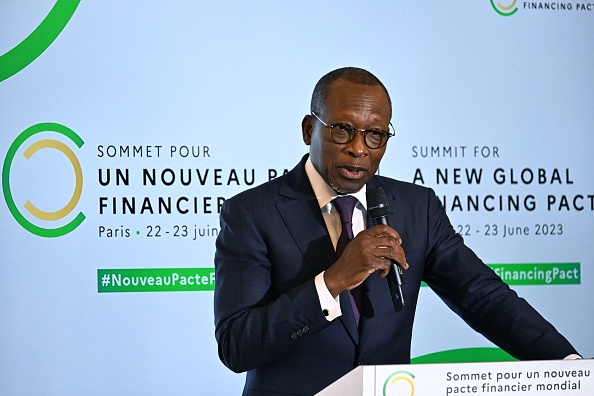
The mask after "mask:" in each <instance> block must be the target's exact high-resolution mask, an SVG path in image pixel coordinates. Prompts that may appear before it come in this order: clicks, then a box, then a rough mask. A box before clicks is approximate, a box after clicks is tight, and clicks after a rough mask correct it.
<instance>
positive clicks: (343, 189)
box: [329, 181, 363, 195]
mask: <svg viewBox="0 0 594 396" xmlns="http://www.w3.org/2000/svg"><path fill="white" fill-rule="evenodd" d="M329 184H330V187H332V189H333V190H334V191H336V192H337V193H338V194H340V195H345V194H354V193H356V192H358V191H359V190H361V188H363V186H361V187H359V188H356V187H351V188H348V186H342V187H341V186H338V185H336V183H334V182H332V181H330V182H329Z"/></svg>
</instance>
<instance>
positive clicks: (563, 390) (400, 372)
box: [317, 359, 594, 396]
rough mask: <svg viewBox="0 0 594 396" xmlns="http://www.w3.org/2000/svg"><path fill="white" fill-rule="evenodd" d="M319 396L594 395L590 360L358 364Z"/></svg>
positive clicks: (592, 367) (593, 362)
mask: <svg viewBox="0 0 594 396" xmlns="http://www.w3.org/2000/svg"><path fill="white" fill-rule="evenodd" d="M317 395H319V396H351V395H352V396H450V395H465V396H468V395H470V396H472V395H487V396H532V395H540V396H545V395H547V396H551V395H555V396H557V395H561V396H565V395H567V396H569V395H584V396H586V395H588V396H592V395H594V360H591V359H579V360H540V361H526V362H500V363H492V362H490V363H446V364H408V365H382V366H359V367H357V368H356V369H354V370H353V371H351V372H349V373H348V374H346V375H345V376H344V377H342V378H340V379H339V380H337V381H336V382H334V383H333V384H331V385H329V386H328V387H327V388H325V389H323V390H322V391H321V392H319V393H318V394H317Z"/></svg>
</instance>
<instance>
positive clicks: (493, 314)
mask: <svg viewBox="0 0 594 396" xmlns="http://www.w3.org/2000/svg"><path fill="white" fill-rule="evenodd" d="M391 117H392V107H391V102H390V98H389V95H388V92H387V90H386V88H385V87H384V86H383V84H382V83H381V82H380V81H379V80H378V79H377V78H376V77H375V76H373V75H372V74H371V73H369V72H367V71H365V70H362V69H357V68H344V69H338V70H335V71H333V72H330V73H328V74H327V75H326V76H324V77H322V79H321V80H320V81H319V82H318V84H317V85H316V87H315V89H314V93H313V97H312V103H311V114H309V115H306V116H305V118H304V119H303V122H302V132H303V141H304V142H305V144H306V145H308V146H309V155H306V156H305V157H304V158H303V159H302V160H301V162H300V163H299V164H298V165H297V166H296V167H295V168H294V169H293V170H292V171H290V172H289V173H288V174H286V175H284V176H282V177H280V178H278V179H275V180H272V181H270V182H268V183H265V184H263V185H261V186H259V187H256V188H254V189H251V190H248V191H245V192H243V193H241V194H238V195H237V196H235V197H233V198H231V199H229V200H227V201H226V202H225V204H224V205H223V208H222V211H221V232H220V234H219V236H218V239H217V246H216V247H217V250H216V254H215V267H216V280H217V283H216V288H215V296H214V309H215V324H216V338H217V342H218V345H219V356H220V358H221V360H222V361H223V363H224V364H225V365H227V367H229V368H230V369H231V370H233V371H235V372H243V371H247V377H246V384H245V388H244V395H273V394H284V395H286V394H294V395H310V394H314V393H316V392H318V391H320V390H321V389H323V388H324V387H326V386H327V385H329V384H330V383H332V382H334V381H335V380H337V379H339V378H340V377H341V376H343V375H344V374H346V373H347V372H349V371H350V370H352V369H353V368H355V367H356V366H357V365H359V364H370V365H375V364H398V363H409V362H410V343H411V337H412V327H413V319H414V313H415V307H416V303H417V298H418V294H419V288H420V285H421V281H425V282H426V283H427V284H428V285H429V286H431V288H432V289H433V290H434V291H435V292H436V293H437V294H438V295H439V296H440V297H441V298H442V299H443V300H444V301H445V303H446V304H447V305H448V306H449V307H450V308H451V309H452V310H454V311H455V312H456V313H457V314H458V315H460V316H461V317H462V318H463V319H464V320H465V321H466V322H467V323H468V324H469V325H470V326H472V328H474V329H475V330H476V331H479V332H481V333H482V334H483V335H485V337H487V338H488V339H490V340H491V341H493V342H494V343H495V344H497V345H499V346H500V347H501V348H503V349H504V350H506V351H507V352H509V353H510V354H512V355H513V356H515V357H516V358H518V359H562V358H564V357H567V356H568V355H571V354H575V353H576V351H575V349H574V348H573V347H572V346H571V345H570V344H569V342H568V341H567V340H566V339H565V338H564V337H563V336H562V335H560V334H559V333H558V332H557V331H556V330H555V329H554V328H553V326H552V325H551V324H549V323H548V322H547V321H545V320H544V319H543V318H542V317H541V316H540V315H539V314H538V313H537V312H536V311H535V310H534V309H533V308H532V307H531V306H530V305H528V303H526V302H525V301H524V300H523V299H521V298H519V297H518V296H517V295H516V293H515V292H513V291H512V290H511V289H510V288H509V287H508V286H507V285H506V284H505V283H503V282H502V281H501V280H500V279H499V277H498V276H497V275H496V274H495V273H494V272H493V271H491V270H490V269H489V268H488V267H487V266H486V265H484V264H483V263H482V262H481V260H480V259H479V258H477V257H476V255H475V254H474V253H473V252H472V251H471V250H470V249H469V248H467V247H466V246H465V245H464V242H463V240H462V237H461V236H460V235H459V234H456V233H455V232H454V230H453V228H452V226H451V225H450V222H449V220H448V218H447V216H446V214H445V212H444V210H443V207H442V205H441V203H440V202H439V200H438V199H437V198H436V196H435V194H434V192H433V191H432V190H431V189H428V188H425V187H421V186H416V185H413V184H409V183H404V182H400V181H396V180H393V179H389V178H385V177H380V176H376V175H375V173H376V171H377V169H378V166H379V164H380V161H381V159H382V157H383V155H384V153H385V151H386V147H387V146H386V143H387V140H388V138H389V136H390V119H391ZM376 187H382V189H383V190H384V191H385V194H386V196H387V200H388V208H389V209H390V224H392V225H394V227H395V228H396V229H393V228H390V227H388V226H386V225H378V226H372V225H373V223H372V222H371V219H370V217H369V216H368V214H367V208H366V205H367V202H366V190H368V189H371V188H376ZM344 195H352V196H354V197H355V198H356V200H352V199H351V201H353V202H354V205H355V207H354V209H348V210H347V211H348V212H349V217H350V215H351V214H352V219H346V218H343V212H344V211H345V209H342V204H341V203H340V202H344V200H336V201H335V200H334V198H336V197H338V196H344ZM350 212H352V213H350ZM345 223H349V224H348V227H352V230H353V233H354V234H355V235H356V236H355V237H354V239H352V241H350V243H348V245H346V248H344V251H343V252H342V253H341V252H339V253H338V254H337V252H336V251H335V248H336V246H337V244H340V243H339V240H340V239H341V236H340V235H341V234H345V233H344V232H343V231H342V230H343V229H345V228H343V227H344V224H345ZM350 223H352V226H351V224H350ZM345 235H346V234H345ZM340 250H342V248H341V249H340ZM391 261H394V262H396V263H397V264H398V265H399V266H400V267H401V268H402V269H404V270H405V271H404V274H405V278H406V282H405V284H404V285H403V295H404V301H405V302H406V304H405V305H404V308H403V309H402V310H401V311H398V312H396V311H395V309H394V306H393V303H392V299H391V295H390V292H389V289H388V286H387V283H386V279H385V276H386V275H387V274H388V272H389V271H390V263H391ZM357 294H358V295H359V296H360V297H359V299H360V301H357V302H352V301H351V300H357V297H356V296H357ZM351 296H353V297H351ZM357 317H358V318H357ZM357 319H358V320H357Z"/></svg>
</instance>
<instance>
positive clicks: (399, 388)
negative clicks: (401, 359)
mask: <svg viewBox="0 0 594 396" xmlns="http://www.w3.org/2000/svg"><path fill="white" fill-rule="evenodd" d="M414 379H415V376H414V375H413V374H412V373H411V372H409V371H405V370H399V371H396V372H394V373H392V374H390V376H388V378H386V381H385V382H384V389H383V396H392V395H394V396H396V395H399V396H414V394H415V384H414V382H413V380H414Z"/></svg>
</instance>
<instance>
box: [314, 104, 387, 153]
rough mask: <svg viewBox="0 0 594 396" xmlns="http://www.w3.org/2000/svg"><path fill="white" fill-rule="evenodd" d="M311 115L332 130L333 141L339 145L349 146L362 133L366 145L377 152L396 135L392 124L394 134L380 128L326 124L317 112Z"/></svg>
mask: <svg viewBox="0 0 594 396" xmlns="http://www.w3.org/2000/svg"><path fill="white" fill-rule="evenodd" d="M311 114H312V115H313V116H314V117H316V118H317V119H318V121H320V122H321V123H322V124H324V126H325V127H327V128H330V135H331V136H332V140H334V143H337V144H347V143H349V142H352V141H353V139H355V136H357V133H359V132H361V133H362V134H363V141H364V142H365V145H367V147H369V148H370V149H374V150H375V149H378V148H380V147H383V146H385V145H386V143H388V139H390V138H391V137H392V136H394V135H395V133H394V127H393V126H392V123H390V124H389V125H390V126H389V129H391V131H392V132H390V130H388V131H384V130H383V129H378V128H374V129H357V128H355V127H354V126H352V125H349V124H326V123H325V122H324V121H322V119H321V118H320V117H318V115H317V114H316V113H315V111H312V112H311Z"/></svg>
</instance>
